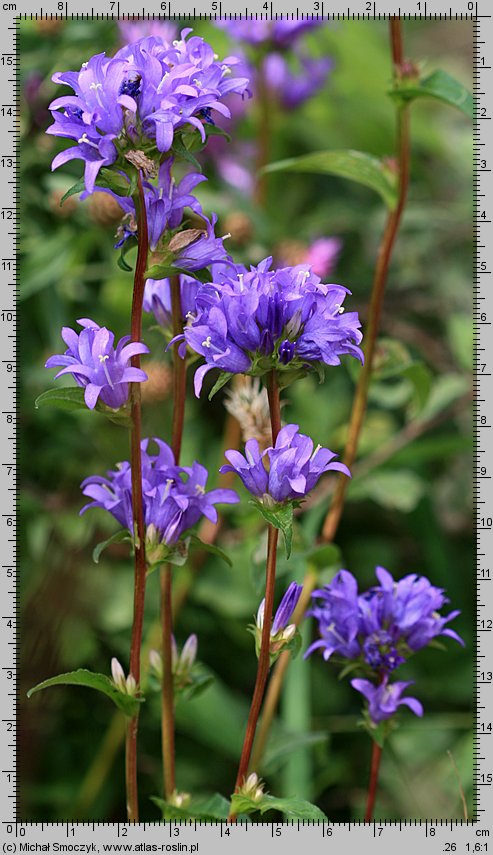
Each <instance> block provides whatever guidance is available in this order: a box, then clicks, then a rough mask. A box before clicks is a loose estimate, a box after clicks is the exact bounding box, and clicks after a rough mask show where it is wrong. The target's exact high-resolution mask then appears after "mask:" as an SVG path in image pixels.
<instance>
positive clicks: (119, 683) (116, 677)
mask: <svg viewBox="0 0 493 855" xmlns="http://www.w3.org/2000/svg"><path fill="white" fill-rule="evenodd" d="M111 676H112V677H113V682H114V684H115V686H116V688H117V689H119V690H120V692H123V693H124V694H126V693H127V685H126V682H125V672H124V670H123V668H122V666H121V665H120V663H119V661H118V659H116V658H115V657H113V659H112V660H111Z"/></svg>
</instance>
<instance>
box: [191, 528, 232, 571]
mask: <svg viewBox="0 0 493 855" xmlns="http://www.w3.org/2000/svg"><path fill="white" fill-rule="evenodd" d="M190 540H191V542H192V543H193V545H194V546H196V547H197V548H198V549H200V550H203V551H204V552H209V553H210V554H211V555H216V556H217V557H218V558H221V559H222V561H225V562H226V564H228V565H229V566H230V567H232V566H233V562H232V561H231V558H230V557H229V555H226V553H225V552H224V551H223V550H222V549H220V548H219V546H214V544H213V543H205V541H203V540H201V539H200V537H197V535H195V534H192V535H191V537H190Z"/></svg>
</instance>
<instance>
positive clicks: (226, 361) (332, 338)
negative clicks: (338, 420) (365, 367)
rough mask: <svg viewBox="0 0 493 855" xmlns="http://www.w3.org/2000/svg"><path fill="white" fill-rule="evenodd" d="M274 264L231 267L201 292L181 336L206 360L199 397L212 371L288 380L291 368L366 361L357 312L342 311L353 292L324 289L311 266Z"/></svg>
mask: <svg viewBox="0 0 493 855" xmlns="http://www.w3.org/2000/svg"><path fill="white" fill-rule="evenodd" d="M271 262H272V259H271V258H266V259H265V260H264V261H262V262H261V263H260V264H259V265H258V266H257V267H252V268H251V269H250V271H247V272H245V271H244V268H241V269H239V268H236V269H235V268H232V271H231V274H229V275H226V276H223V277H222V278H221V282H213V283H210V284H206V285H202V286H201V287H200V288H199V290H198V293H197V314H196V317H195V318H194V319H190V322H189V324H188V325H187V326H186V327H185V330H184V335H183V338H184V340H185V342H186V344H187V345H188V346H189V347H190V348H191V350H193V351H195V353H199V354H200V355H201V356H203V357H204V358H205V360H206V364H205V365H203V366H201V367H200V368H198V369H197V371H196V374H195V393H196V395H197V396H198V395H200V391H201V388H202V382H203V379H204V376H205V375H206V374H207V372H208V371H211V370H212V369H213V368H219V369H221V371H226V372H230V373H232V374H240V373H242V374H253V375H257V376H260V375H262V374H265V373H267V372H268V371H271V370H272V369H277V370H278V371H279V373H280V375H281V379H282V373H283V371H285V370H286V369H288V370H289V371H293V369H299V370H301V371H307V370H308V369H310V368H311V367H316V365H317V364H318V365H320V364H325V365H339V364H340V361H341V360H340V357H341V356H343V355H346V354H348V355H350V356H353V357H356V359H359V360H361V361H363V354H362V351H361V349H360V347H359V346H358V345H359V344H360V342H361V340H362V334H361V330H360V326H361V325H360V322H359V318H358V315H357V313H356V312H348V313H347V314H345V313H344V308H343V306H342V304H343V302H344V299H345V297H346V295H347V294H348V293H350V292H349V291H348V289H347V288H344V287H343V286H342V285H323V284H322V283H321V281H320V277H318V276H316V275H315V274H314V273H313V271H312V270H311V268H310V267H309V266H308V265H306V264H305V265H303V264H300V265H297V266H296V267H285V268H281V269H278V270H271V269H270V268H271ZM181 353H182V355H183V356H184V355H185V349H184V348H182V350H181Z"/></svg>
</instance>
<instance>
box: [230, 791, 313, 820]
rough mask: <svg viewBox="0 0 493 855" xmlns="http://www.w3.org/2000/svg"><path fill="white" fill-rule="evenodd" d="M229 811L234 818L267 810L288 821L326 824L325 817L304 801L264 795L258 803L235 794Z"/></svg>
mask: <svg viewBox="0 0 493 855" xmlns="http://www.w3.org/2000/svg"><path fill="white" fill-rule="evenodd" d="M231 809H232V811H233V812H234V814H235V816H238V814H240V813H242V814H243V813H245V814H250V813H255V811H260V813H261V814H263V813H267V811H269V810H278V811H279V812H280V813H282V814H283V815H284V816H285V817H287V818H288V819H308V820H315V821H317V820H320V821H322V822H327V817H326V815H325V814H324V813H323V811H321V810H320V808H318V807H317V806H316V805H312V804H311V802H306V801H304V799H296V798H291V799H278V798H276V797H275V796H269V795H265V796H262V798H261V799H259V800H258V801H256V800H254V799H250V798H248V796H244V795H241V794H240V793H235V795H234V796H233V797H232V799H231Z"/></svg>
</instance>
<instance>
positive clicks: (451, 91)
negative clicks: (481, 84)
mask: <svg viewBox="0 0 493 855" xmlns="http://www.w3.org/2000/svg"><path fill="white" fill-rule="evenodd" d="M390 95H391V96H392V97H395V98H399V99H402V100H404V101H414V99H415V98H435V99H436V100H437V101H442V102H443V103H444V104H448V105H449V106H450V107H456V108H457V109H458V110H461V112H462V113H464V114H465V115H466V116H467V117H468V118H469V119H471V120H472V119H473V118H474V101H473V97H472V95H471V93H470V92H469V90H468V89H466V87H465V86H464V85H463V84H462V83H460V82H459V81H458V80H456V79H455V77H452V75H451V74H448V73H447V72H446V71H441V70H438V71H434V72H433V73H432V74H429V75H428V77H424V78H423V79H422V80H419V79H417V80H406V79H404V80H402V81H400V82H399V83H398V84H397V85H396V86H395V87H394V88H393V89H391V90H390Z"/></svg>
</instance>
